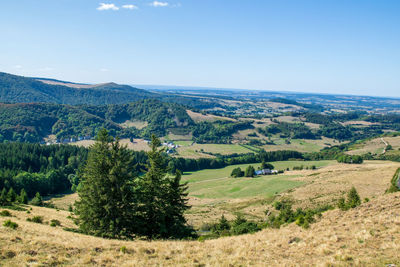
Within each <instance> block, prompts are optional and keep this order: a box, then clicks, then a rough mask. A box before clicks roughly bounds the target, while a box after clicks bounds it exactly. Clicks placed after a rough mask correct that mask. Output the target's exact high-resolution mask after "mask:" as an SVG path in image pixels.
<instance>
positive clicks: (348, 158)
mask: <svg viewBox="0 0 400 267" xmlns="http://www.w3.org/2000/svg"><path fill="white" fill-rule="evenodd" d="M336 160H337V161H338V162H339V163H347V164H362V163H363V162H364V159H363V158H362V157H361V156H359V155H353V156H352V155H339V156H338V157H337V158H336Z"/></svg>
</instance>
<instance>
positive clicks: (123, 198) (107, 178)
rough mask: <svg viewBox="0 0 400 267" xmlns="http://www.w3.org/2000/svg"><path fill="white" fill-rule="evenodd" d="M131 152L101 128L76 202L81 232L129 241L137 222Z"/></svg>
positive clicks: (134, 175) (135, 230) (137, 224)
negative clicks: (127, 239)
mask: <svg viewBox="0 0 400 267" xmlns="http://www.w3.org/2000/svg"><path fill="white" fill-rule="evenodd" d="M132 162H133V160H132V158H131V153H130V151H129V150H128V149H127V148H126V147H125V146H121V145H120V143H119V141H118V140H116V141H112V138H111V137H110V136H109V135H108V132H107V131H106V130H105V129H102V130H101V131H100V132H99V134H98V137H97V140H96V143H95V144H94V145H93V147H92V149H91V151H90V153H89V157H88V161H87V163H86V167H85V170H84V172H83V177H82V182H81V185H80V186H79V189H78V194H79V196H80V200H79V201H77V202H76V203H75V207H76V214H77V215H78V223H79V227H80V229H81V230H82V231H83V232H85V233H88V234H93V235H96V236H104V237H113V238H131V237H133V235H134V234H135V233H136V232H138V230H137V229H138V228H139V227H140V226H142V225H141V224H140V221H137V220H136V219H137V205H136V199H135V193H134V190H135V178H136V174H135V172H134V169H133V166H132Z"/></svg>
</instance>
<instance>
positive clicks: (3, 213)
mask: <svg viewBox="0 0 400 267" xmlns="http://www.w3.org/2000/svg"><path fill="white" fill-rule="evenodd" d="M0 216H2V217H11V213H10V212H9V211H8V210H2V211H1V212H0Z"/></svg>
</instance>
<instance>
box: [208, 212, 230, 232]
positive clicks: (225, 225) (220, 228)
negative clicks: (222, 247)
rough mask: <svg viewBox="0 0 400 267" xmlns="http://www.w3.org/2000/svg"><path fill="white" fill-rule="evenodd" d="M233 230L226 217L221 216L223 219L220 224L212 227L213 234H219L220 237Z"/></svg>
mask: <svg viewBox="0 0 400 267" xmlns="http://www.w3.org/2000/svg"><path fill="white" fill-rule="evenodd" d="M230 229H231V225H230V224H229V222H228V220H227V219H226V218H225V216H224V215H222V216H221V219H219V222H218V223H216V224H214V225H213V226H212V227H211V232H212V233H215V234H218V235H223V234H225V233H227V232H229V230H230Z"/></svg>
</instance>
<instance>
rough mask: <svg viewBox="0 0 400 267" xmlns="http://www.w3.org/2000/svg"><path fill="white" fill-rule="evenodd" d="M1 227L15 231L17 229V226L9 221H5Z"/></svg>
mask: <svg viewBox="0 0 400 267" xmlns="http://www.w3.org/2000/svg"><path fill="white" fill-rule="evenodd" d="M3 226H4V227H8V228H11V229H17V228H18V224H17V223H15V222H12V221H11V220H7V221H5V222H4V223H3Z"/></svg>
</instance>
